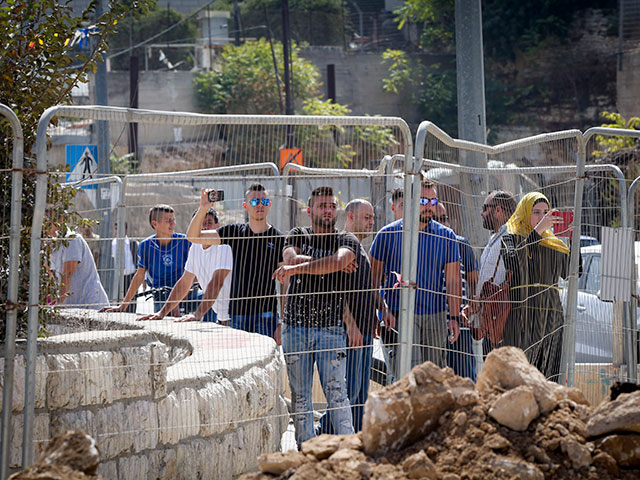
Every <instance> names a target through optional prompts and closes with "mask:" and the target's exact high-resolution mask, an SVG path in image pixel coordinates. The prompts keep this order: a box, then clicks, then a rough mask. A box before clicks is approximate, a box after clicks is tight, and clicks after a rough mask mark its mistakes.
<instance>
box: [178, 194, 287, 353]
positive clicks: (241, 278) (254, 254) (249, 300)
mask: <svg viewBox="0 0 640 480" xmlns="http://www.w3.org/2000/svg"><path fill="white" fill-rule="evenodd" d="M209 193H213V194H215V195H216V198H219V197H220V192H216V191H214V190H204V189H202V191H201V197H200V208H199V209H198V212H197V213H196V217H195V218H194V221H193V222H192V223H191V225H190V226H189V230H188V231H187V238H189V239H190V241H192V242H193V243H200V244H202V245H217V244H219V243H223V244H226V245H229V246H230V247H231V251H232V253H233V277H232V280H231V303H230V307H229V308H230V315H231V322H230V324H231V326H232V327H233V328H237V329H239V330H245V331H247V332H251V333H260V334H262V335H267V336H269V337H273V338H274V339H275V341H276V343H278V344H280V332H281V329H280V324H279V321H278V313H277V312H278V295H277V293H276V287H275V282H274V281H273V280H272V278H271V276H272V274H273V272H274V271H275V270H276V269H277V268H278V265H279V263H280V262H282V250H283V247H284V236H283V235H282V232H280V230H278V229H277V228H275V227H273V226H272V225H270V224H269V223H268V222H267V216H268V214H269V210H270V209H271V199H270V198H269V193H268V191H267V189H266V188H264V186H263V185H261V184H259V183H254V184H252V185H251V186H249V188H248V189H247V191H246V192H245V201H244V202H243V204H242V206H243V208H244V209H245V210H246V211H247V214H248V216H249V222H248V223H234V224H231V225H225V226H223V227H221V228H219V229H218V230H208V231H202V230H200V228H199V225H201V224H202V221H201V220H200V221H197V219H199V218H200V217H204V215H205V214H206V211H207V210H208V209H209V208H211V207H212V206H213V202H211V201H210V198H209ZM212 198H213V197H212ZM205 299H207V292H206V291H205V294H204V298H203V300H205Z"/></svg>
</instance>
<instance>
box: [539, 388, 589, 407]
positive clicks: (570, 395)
mask: <svg viewBox="0 0 640 480" xmlns="http://www.w3.org/2000/svg"><path fill="white" fill-rule="evenodd" d="M549 383H551V387H552V388H553V390H554V392H555V394H556V399H557V400H558V401H559V402H560V401H562V400H570V401H572V402H575V403H577V404H578V405H587V406H589V400H587V398H586V397H585V396H584V393H582V391H581V390H578V389H577V388H575V387H565V386H564V385H559V384H557V383H553V382H549Z"/></svg>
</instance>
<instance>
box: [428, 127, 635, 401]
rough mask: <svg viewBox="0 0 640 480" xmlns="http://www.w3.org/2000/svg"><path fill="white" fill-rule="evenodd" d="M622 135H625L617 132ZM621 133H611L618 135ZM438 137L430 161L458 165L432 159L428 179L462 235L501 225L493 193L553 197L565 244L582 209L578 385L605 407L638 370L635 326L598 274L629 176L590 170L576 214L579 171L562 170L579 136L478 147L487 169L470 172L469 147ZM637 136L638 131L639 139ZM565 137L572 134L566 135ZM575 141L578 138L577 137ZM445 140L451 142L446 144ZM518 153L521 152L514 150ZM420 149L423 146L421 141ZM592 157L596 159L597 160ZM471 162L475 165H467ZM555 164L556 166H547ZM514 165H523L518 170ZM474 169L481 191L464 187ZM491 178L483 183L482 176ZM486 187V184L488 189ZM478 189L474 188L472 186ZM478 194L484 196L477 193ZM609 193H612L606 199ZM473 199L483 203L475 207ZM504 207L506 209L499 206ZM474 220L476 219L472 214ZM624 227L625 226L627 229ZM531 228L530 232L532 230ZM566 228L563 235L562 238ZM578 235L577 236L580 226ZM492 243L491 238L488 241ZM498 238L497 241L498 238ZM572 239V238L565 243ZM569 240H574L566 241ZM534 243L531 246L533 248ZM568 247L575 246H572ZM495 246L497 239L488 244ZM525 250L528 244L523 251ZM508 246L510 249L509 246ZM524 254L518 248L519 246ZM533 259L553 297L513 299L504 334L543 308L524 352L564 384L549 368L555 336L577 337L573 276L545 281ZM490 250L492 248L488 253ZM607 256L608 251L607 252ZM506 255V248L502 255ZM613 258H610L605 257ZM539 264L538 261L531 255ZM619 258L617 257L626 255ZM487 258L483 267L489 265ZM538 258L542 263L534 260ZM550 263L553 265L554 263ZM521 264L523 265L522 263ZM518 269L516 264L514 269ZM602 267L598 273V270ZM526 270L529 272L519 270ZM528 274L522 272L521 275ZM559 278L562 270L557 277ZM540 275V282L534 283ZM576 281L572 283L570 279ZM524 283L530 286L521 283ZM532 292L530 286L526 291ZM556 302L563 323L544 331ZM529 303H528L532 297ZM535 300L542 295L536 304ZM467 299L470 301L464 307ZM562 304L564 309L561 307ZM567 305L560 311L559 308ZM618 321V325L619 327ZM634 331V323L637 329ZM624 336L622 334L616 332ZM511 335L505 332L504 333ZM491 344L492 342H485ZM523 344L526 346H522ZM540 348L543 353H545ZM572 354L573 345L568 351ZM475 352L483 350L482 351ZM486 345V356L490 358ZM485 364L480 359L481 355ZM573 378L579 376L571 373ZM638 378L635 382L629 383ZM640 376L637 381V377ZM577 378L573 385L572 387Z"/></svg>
mask: <svg viewBox="0 0 640 480" xmlns="http://www.w3.org/2000/svg"><path fill="white" fill-rule="evenodd" d="M618 132H619V131H618ZM618 132H615V131H613V132H609V134H611V135H614V134H615V133H618ZM435 133H436V134H435V135H433V137H436V138H432V137H427V141H426V142H425V143H426V148H425V154H424V158H425V159H439V160H447V161H448V162H451V163H452V165H450V166H449V165H446V164H442V163H439V162H437V161H433V160H425V162H424V164H425V170H426V172H425V173H426V176H427V177H428V178H431V179H433V180H435V181H436V182H437V183H438V186H439V196H440V198H441V199H442V200H443V201H444V203H445V206H446V208H447V209H449V211H450V212H451V211H453V214H451V213H450V214H449V217H450V218H449V221H450V222H451V225H452V226H453V228H454V230H455V231H456V232H459V231H462V232H464V233H466V232H470V235H469V236H473V235H474V234H476V235H477V234H478V233H479V232H482V231H483V230H482V229H479V228H478V220H480V219H482V227H484V229H485V230H484V232H485V235H486V236H488V234H489V233H490V232H487V230H486V229H487V227H489V226H490V225H488V223H491V221H492V220H496V218H495V217H496V215H495V214H494V209H495V208H496V206H495V205H494V204H495V203H496V202H495V201H493V199H492V197H491V196H489V193H490V192H491V191H493V190H506V191H508V192H511V193H514V194H515V198H516V200H520V199H522V198H523V197H524V196H525V194H527V193H529V192H532V191H535V192H541V193H543V194H544V195H546V197H547V198H548V199H549V204H550V205H551V207H552V208H554V209H557V210H559V212H561V213H560V215H561V217H560V218H559V219H558V223H557V224H556V225H555V227H554V229H553V230H554V233H556V235H558V236H559V237H560V238H562V237H563V236H566V233H565V234H563V233H562V230H566V228H567V226H568V224H569V223H570V221H571V217H573V215H575V214H576V212H577V211H578V210H581V212H580V213H581V214H582V215H581V216H582V225H581V228H580V232H581V237H580V245H581V246H586V247H585V248H582V252H583V253H582V269H583V273H582V275H581V276H580V277H579V278H578V277H577V275H576V277H575V278H576V280H577V282H576V283H577V292H576V293H577V297H578V298H577V302H576V307H577V308H576V310H577V312H576V322H575V337H574V338H575V363H573V368H575V384H576V386H578V387H579V388H581V389H582V390H583V392H584V393H585V394H586V396H587V397H588V398H589V399H590V401H592V402H595V403H598V402H599V401H600V400H601V399H602V398H603V395H604V394H606V392H607V391H608V390H606V388H605V386H606V385H609V384H610V383H611V382H612V381H613V379H614V378H626V376H625V374H624V371H625V370H624V369H622V370H621V369H620V365H622V364H625V368H626V369H629V368H632V365H634V364H635V361H631V362H629V361H628V360H629V356H628V354H627V353H624V354H623V352H630V351H631V352H633V351H634V350H633V348H630V346H629V345H628V344H626V346H623V344H624V343H625V342H628V341H632V340H630V339H632V338H635V337H634V336H633V334H632V333H631V332H628V330H629V327H627V326H626V325H627V324H626V323H625V324H624V325H625V326H624V327H623V322H626V320H623V318H624V317H623V316H621V315H614V312H615V311H616V308H615V307H614V308H612V304H611V303H605V302H603V301H602V300H600V299H599V298H598V297H599V296H600V291H599V290H600V289H599V283H600V282H599V274H600V271H599V268H600V245H599V244H600V241H601V237H602V234H601V228H602V227H603V226H607V225H611V226H616V224H617V225H619V226H623V225H624V224H625V223H626V220H625V217H626V215H627V213H626V190H627V186H626V185H625V182H624V180H623V179H621V178H622V173H621V172H620V169H619V168H618V167H617V166H615V165H608V164H589V165H587V166H586V167H585V170H586V171H585V177H586V178H585V180H584V186H583V188H584V196H583V201H582V203H581V208H580V209H576V208H575V207H574V205H575V201H574V191H575V190H576V186H577V185H576V178H577V175H576V168H575V167H570V168H563V167H562V165H566V166H569V165H574V164H575V163H576V160H577V158H578V157H579V152H580V143H581V142H584V140H582V135H580V138H578V137H577V136H576V135H574V134H569V136H568V138H566V139H558V134H551V135H549V136H548V138H547V139H545V138H544V137H542V136H540V137H542V138H538V139H537V140H536V141H535V142H534V143H533V144H530V143H529V142H527V143H526V144H525V145H520V146H518V142H512V143H511V145H508V144H507V145H502V146H498V147H496V148H495V149H487V148H484V150H483V147H478V148H475V146H473V148H474V149H475V150H480V151H485V152H486V154H487V156H486V160H487V164H488V169H487V170H484V171H483V169H476V170H474V169H473V168H466V169H465V168H464V167H459V166H458V165H455V164H456V163H458V162H459V161H460V159H461V157H462V153H463V150H464V149H465V148H466V147H468V145H464V144H462V143H463V142H461V144H459V145H454V144H453V141H451V140H450V139H446V138H445V137H443V136H442V135H440V132H438V131H437V129H436V130H435ZM635 134H636V135H637V132H636V133H635ZM564 136H566V135H564ZM571 137H573V138H571ZM443 138H444V140H445V141H444V142H443V140H442V139H443ZM585 138H586V139H587V140H588V139H589V138H590V137H589V133H587V134H585ZM590 146H591V143H589V142H587V147H588V148H587V153H589V152H590V151H591V150H592V149H591V150H590V149H589V147H590ZM513 147H515V148H513ZM416 148H417V149H418V148H420V142H419V141H418V144H417V146H416ZM496 150H498V151H500V153H498V154H497V155H492V154H493V153H494V152H495V151H496ZM591 158H593V157H591ZM467 163H469V162H468V161H467ZM547 165H554V166H547ZM513 167H519V168H517V169H513ZM465 171H467V172H468V173H469V174H471V175H475V176H476V177H475V178H473V177H472V178H471V182H474V181H475V186H476V188H475V189H473V188H471V189H468V188H460V185H463V184H464V178H463V177H464V175H463V172H465ZM482 177H484V178H482ZM483 183H484V184H483ZM472 185H473V183H472ZM476 192H477V193H476ZM603 192H606V194H603ZM474 197H476V199H475V201H474ZM482 201H484V205H486V206H484V205H483V206H482V210H481V209H480V208H478V207H475V209H473V210H470V209H469V208H467V206H468V205H473V204H478V203H480V204H481V205H482V203H481V202H482ZM500 208H501V207H500ZM474 215H475V217H476V218H475V219H474V218H473V216H474ZM499 220H501V221H500V222H498V225H494V226H493V227H494V228H493V229H495V228H497V227H498V226H499V223H501V222H502V221H503V220H504V219H502V218H500V219H499ZM620 224H622V225H620ZM529 228H531V227H529ZM558 230H560V233H558ZM574 231H577V229H576V228H574ZM485 238H486V237H485ZM493 238H495V237H492V239H493ZM565 239H566V237H565ZM566 240H568V239H566ZM526 243H528V242H524V244H526ZM567 243H569V242H567ZM489 244H491V240H489ZM472 245H473V247H474V249H475V250H476V251H477V252H480V251H482V249H483V247H485V245H487V243H486V240H485V239H483V238H480V239H479V241H477V242H475V243H474V242H472ZM588 245H593V246H588ZM523 246H524V245H523ZM505 247H506V245H503V248H505ZM516 248H517V246H516ZM526 250H527V253H528V254H529V257H530V259H529V265H528V269H529V271H527V272H525V273H527V274H528V279H529V282H528V283H529V284H533V283H540V284H549V283H550V284H551V288H549V287H547V288H546V290H547V293H545V292H544V290H545V288H543V289H542V291H541V292H534V294H533V295H527V296H525V298H524V299H520V300H519V301H518V302H516V301H514V302H513V304H512V307H511V308H512V312H511V313H510V315H509V320H507V325H506V328H505V332H507V331H508V329H509V322H512V321H513V320H514V318H515V313H514V312H513V310H514V309H516V308H517V309H519V308H518V306H519V305H526V306H527V308H529V309H531V310H534V311H535V310H537V312H536V314H534V315H529V316H526V319H527V320H531V319H532V320H533V321H534V322H536V327H537V328H540V329H541V330H542V331H541V332H539V333H538V335H539V337H538V340H537V341H532V340H531V339H523V338H522V336H520V338H519V339H518V341H519V342H521V344H520V345H519V346H521V347H522V348H523V349H524V350H525V352H527V354H528V356H529V358H530V360H532V361H533V362H534V364H535V362H539V363H540V365H538V367H539V368H540V369H541V370H542V371H543V373H546V374H547V376H548V377H552V378H554V379H558V377H557V375H559V374H561V373H562V369H561V368H559V367H560V365H557V366H554V365H549V364H548V360H545V359H546V358H549V357H550V355H549V353H551V352H552V351H553V349H554V348H556V349H557V348H559V345H561V344H562V341H560V340H558V341H557V342H556V343H555V345H554V342H553V341H552V342H548V340H549V339H553V336H554V334H556V335H557V333H560V335H561V336H563V337H565V342H566V338H567V337H568V336H569V335H570V334H571V332H569V331H568V330H567V329H568V325H567V322H565V323H564V325H563V323H562V319H561V316H562V314H563V311H564V314H565V316H566V315H567V311H568V310H569V307H570V303H571V302H570V300H569V298H568V297H569V296H568V295H567V292H568V282H566V281H564V280H567V278H564V279H563V278H561V277H562V275H558V274H556V275H555V278H554V279H553V282H548V281H547V282H542V281H541V279H542V278H546V277H548V276H549V275H548V274H545V271H544V269H541V270H539V271H537V272H536V271H535V270H534V269H532V267H535V263H543V261H544V260H545V258H544V257H543V256H540V257H538V258H535V255H534V254H533V253H532V252H529V251H528V250H533V252H535V250H534V249H531V248H530V247H529V246H527V247H526ZM487 251H488V249H487V248H485V249H484V253H483V255H484V257H480V256H478V260H479V261H480V265H479V267H480V270H479V271H480V279H481V280H480V281H481V282H482V281H483V280H484V281H486V279H487V278H490V277H491V276H492V273H494V270H492V269H488V270H489V271H485V272H483V267H484V268H485V270H487V268H486V265H487V264H488V263H491V261H490V259H491V257H490V256H489V255H488V254H487ZM489 251H490V250H489ZM603 251H604V250H603ZM503 253H504V250H503ZM605 255H606V253H605ZM532 256H533V257H534V258H531V257H532ZM619 256H620V254H619V253H618V254H617V257H619ZM483 260H484V261H483ZM532 260H535V261H532ZM549 260H551V259H549ZM617 260H619V258H616V254H615V253H614V254H613V256H610V260H608V262H615V261H617ZM520 261H522V259H520ZM492 265H493V266H495V259H493V263H492ZM514 266H517V265H514ZM556 267H557V266H554V265H553V264H552V262H551V261H550V262H549V263H548V264H547V265H546V268H548V269H549V270H552V269H554V268H556ZM596 269H598V270H596ZM520 270H522V267H520ZM521 273H522V272H521ZM556 273H558V272H556ZM535 275H538V276H539V278H535ZM569 278H571V277H569ZM520 283H523V282H520ZM514 286H515V287H516V288H522V286H521V285H519V284H518V282H517V281H516V282H515V285H514V282H513V281H512V282H511V287H512V291H511V292H512V293H511V299H512V301H513V300H514V297H515V295H514V294H513V287H514ZM527 289H528V290H530V289H531V287H527ZM480 291H481V287H478V288H477V290H476V292H475V293H476V295H480ZM554 291H557V293H553V296H554V297H555V299H554V301H553V302H552V303H553V306H555V310H556V315H558V316H559V317H560V318H559V319H558V321H557V322H556V324H558V325H560V326H559V327H556V328H553V325H551V329H550V330H549V331H548V332H546V333H545V331H544V329H545V328H547V327H546V326H545V325H548V322H549V321H548V316H549V314H548V313H547V314H545V313H544V311H545V310H544V309H545V308H547V309H548V308H549V305H543V304H542V303H544V302H542V299H543V297H544V296H545V295H549V296H551V294H552V292H554ZM527 297H528V298H527ZM536 297H539V298H537V299H536ZM464 301H465V299H463V302H464ZM560 304H561V307H560ZM558 307H560V308H558ZM619 311H620V312H621V313H622V312H623V311H625V308H624V305H623V304H622V302H621V303H620V308H619ZM523 318H525V315H522V314H520V315H519V318H517V319H518V320H520V321H521V325H522V328H523V329H526V328H527V327H526V323H525V322H524V321H523ZM616 322H617V323H616ZM631 325H632V324H631ZM616 332H617V333H616ZM505 335H506V333H505ZM484 342H485V343H489V342H487V340H486V338H485V340H484ZM523 342H524V343H523ZM503 343H507V344H509V343H511V344H513V343H515V342H514V341H513V340H511V341H508V340H507V339H505V341H504V342H503ZM538 346H541V347H542V348H538ZM565 348H566V345H565ZM476 349H478V348H477V347H476ZM486 350H487V349H486V347H485V352H484V353H485V354H486V353H487V351H486ZM555 358H556V360H555V361H554V362H559V361H560V357H559V355H558V352H557V350H556V353H555ZM478 363H480V358H479V357H478ZM567 363H568V361H567V362H564V363H563V365H566V368H568V369H569V372H571V365H568V364H567ZM546 366H548V367H549V370H548V371H547V372H545V367H546ZM572 377H573V375H572ZM629 378H631V377H629ZM633 378H635V377H633ZM572 380H573V378H571V379H568V381H569V382H571V381H572Z"/></svg>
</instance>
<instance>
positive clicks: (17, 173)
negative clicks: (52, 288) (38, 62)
mask: <svg viewBox="0 0 640 480" xmlns="http://www.w3.org/2000/svg"><path fill="white" fill-rule="evenodd" d="M0 114H1V115H2V116H4V117H5V118H6V119H7V120H8V121H9V123H10V125H11V131H12V134H13V162H12V165H13V172H12V173H11V220H10V221H11V226H10V230H9V285H8V287H7V303H8V305H7V319H6V331H5V340H4V347H5V354H4V388H3V390H2V438H1V440H0V441H1V442H2V452H1V453H0V455H1V456H0V478H7V476H8V469H9V448H10V447H11V432H12V429H11V409H12V404H13V370H14V358H15V354H16V320H17V317H18V312H17V309H16V307H12V305H11V304H13V305H14V306H15V304H16V303H18V269H19V266H20V226H21V221H22V218H21V213H22V167H23V163H24V136H23V133H22V126H21V125H20V120H18V117H17V116H16V114H15V113H14V112H13V110H11V109H10V108H9V107H7V106H6V105H3V104H0Z"/></svg>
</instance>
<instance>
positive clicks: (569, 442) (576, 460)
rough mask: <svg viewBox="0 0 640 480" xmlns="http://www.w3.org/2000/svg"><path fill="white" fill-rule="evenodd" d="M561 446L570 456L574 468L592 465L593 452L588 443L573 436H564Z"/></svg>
mask: <svg viewBox="0 0 640 480" xmlns="http://www.w3.org/2000/svg"><path fill="white" fill-rule="evenodd" d="M560 448H562V451H563V452H564V454H565V455H566V456H567V457H569V459H570V460H571V464H572V465H573V468H586V467H588V466H589V465H591V452H589V449H588V448H587V446H586V445H583V444H581V443H578V442H576V441H575V440H574V439H573V438H571V437H567V438H563V439H562V441H561V442H560Z"/></svg>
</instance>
